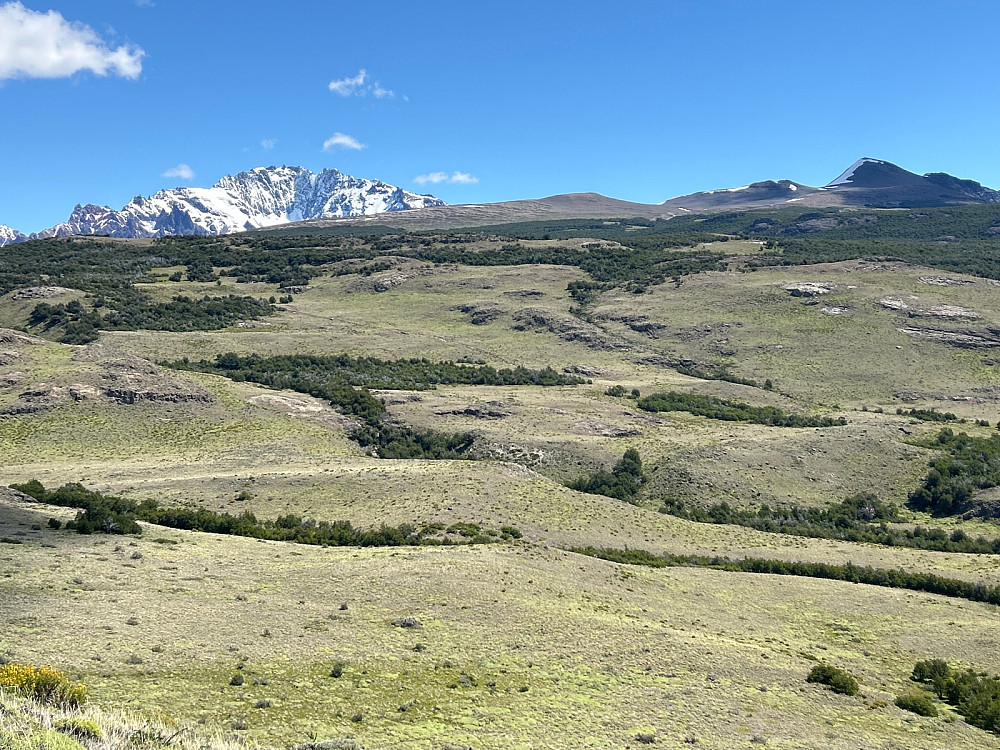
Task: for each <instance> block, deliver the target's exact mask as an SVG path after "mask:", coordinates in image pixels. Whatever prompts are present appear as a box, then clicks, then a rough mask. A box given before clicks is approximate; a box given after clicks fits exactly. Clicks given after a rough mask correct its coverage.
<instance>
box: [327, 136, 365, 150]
mask: <svg viewBox="0 0 1000 750" xmlns="http://www.w3.org/2000/svg"><path fill="white" fill-rule="evenodd" d="M364 147H365V144H363V143H361V141H359V140H358V139H357V138H355V137H354V136H352V135H347V133H334V134H333V135H331V136H330V137H329V138H327V139H326V140H325V141H323V150H324V151H333V149H335V148H349V149H351V150H353V151H360V150H361V149H363V148H364Z"/></svg>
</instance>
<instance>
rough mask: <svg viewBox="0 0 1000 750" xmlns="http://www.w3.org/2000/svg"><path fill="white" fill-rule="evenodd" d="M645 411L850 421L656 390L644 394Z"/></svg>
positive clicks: (778, 423)
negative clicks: (648, 394) (652, 392)
mask: <svg viewBox="0 0 1000 750" xmlns="http://www.w3.org/2000/svg"><path fill="white" fill-rule="evenodd" d="M636 405H637V406H638V407H639V408H640V409H642V410H643V411H651V412H667V411H686V412H688V413H690V414H694V415H696V416H700V417H708V418H709V419H721V420H725V421H727V422H752V423H753V424H765V425H772V426H774V427H838V426H842V425H845V424H847V420H846V419H844V418H843V417H838V418H837V419H834V418H832V417H810V416H806V415H803V414H790V413H788V412H785V411H782V410H781V409H779V408H777V407H775V406H750V405H749V404H744V403H741V402H739V401H729V400H727V399H723V398H715V397H714V396H702V395H699V394H696V393H678V392H677V391H668V392H666V393H654V394H652V395H651V396H645V397H643V398H640V399H639V401H638V402H637V404H636Z"/></svg>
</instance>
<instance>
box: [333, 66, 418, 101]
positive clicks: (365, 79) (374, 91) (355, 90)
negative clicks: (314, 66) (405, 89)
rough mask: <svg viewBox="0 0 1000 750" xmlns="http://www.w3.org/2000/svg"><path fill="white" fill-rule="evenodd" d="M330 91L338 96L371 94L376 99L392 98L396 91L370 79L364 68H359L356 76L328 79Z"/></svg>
mask: <svg viewBox="0 0 1000 750" xmlns="http://www.w3.org/2000/svg"><path fill="white" fill-rule="evenodd" d="M330 91H332V92H333V93H335V94H340V96H368V94H371V95H372V96H374V97H375V98H376V99H392V98H394V97H395V96H396V92H395V91H393V90H392V89H387V88H386V87H385V86H383V85H382V84H381V83H379V82H378V81H372V80H371V76H369V75H368V71H367V70H365V69H364V68H362V69H361V70H359V71H358V74H357V75H356V76H348V77H347V78H336V79H334V80H332V81H330ZM403 98H404V99H405V98H406V97H403Z"/></svg>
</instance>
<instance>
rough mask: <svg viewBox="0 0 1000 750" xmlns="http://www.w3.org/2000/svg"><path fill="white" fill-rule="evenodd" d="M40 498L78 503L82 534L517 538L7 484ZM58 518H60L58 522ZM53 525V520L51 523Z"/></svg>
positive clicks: (75, 487) (418, 541)
mask: <svg viewBox="0 0 1000 750" xmlns="http://www.w3.org/2000/svg"><path fill="white" fill-rule="evenodd" d="M11 488H12V489H15V490H19V491H20V492H23V493H25V494H26V495H30V496H31V497H33V498H35V499H36V500H38V501H39V502H42V503H47V504H49V505H57V506H60V507H65V508H80V509H82V510H81V511H80V513H78V514H77V517H76V519H75V520H74V521H71V522H69V523H68V524H66V528H68V529H71V530H74V531H77V532H79V533H81V534H93V533H106V534H141V533H142V528H141V527H140V526H139V524H138V523H137V522H138V521H146V522H148V523H154V524H157V525H159V526H167V527H170V528H174V529H183V530H185V531H203V532H208V533H212V534H227V535H229V536H243V537H250V538H253V539H268V540H271V541H281V542H295V543H297V544H318V545H325V546H330V547H398V546H416V545H428V544H484V543H488V542H496V541H510V540H512V539H519V538H521V532H520V531H518V529H516V528H515V527H513V526H504V527H502V528H501V529H500V531H492V530H486V531H483V529H482V528H481V527H480V526H479V525H478V524H474V523H462V524H454V525H452V526H451V527H448V528H445V526H444V524H440V523H436V524H424V525H422V526H420V527H417V526H415V525H413V524H400V525H399V526H387V525H385V524H383V525H382V526H380V527H379V528H377V529H356V528H354V527H353V526H352V525H351V523H350V522H349V521H333V522H330V521H314V520H311V519H306V518H302V517H301V516H296V515H294V514H288V515H284V516H279V517H278V518H276V519H274V520H262V519H258V518H257V517H256V516H255V515H254V514H253V513H250V512H244V513H241V514H239V515H235V516H234V515H231V514H229V513H216V512H215V511H211V510H206V509H204V508H183V507H170V508H166V507H163V506H161V505H159V503H157V502H156V501H155V500H143V501H142V502H135V501H133V500H128V499H126V498H122V497H115V496H112V495H105V494H103V493H100V492H95V491H94V490H88V489H86V488H85V487H84V486H83V485H81V484H79V483H73V484H64V485H63V486H62V487H59V488H57V489H54V490H47V489H45V487H44V486H43V485H42V483H41V482H39V481H38V480H31V481H30V482H27V483H25V484H14V485H11ZM57 523H58V522H57ZM53 527H54V528H55V527H56V526H55V525H53Z"/></svg>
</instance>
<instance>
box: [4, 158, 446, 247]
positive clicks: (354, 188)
mask: <svg viewBox="0 0 1000 750" xmlns="http://www.w3.org/2000/svg"><path fill="white" fill-rule="evenodd" d="M443 205H444V201H442V200H439V199H437V198H434V197H432V196H429V195H417V194H416V193H411V192H409V191H406V190H403V189H402V188H398V187H395V186H394V185H389V184H388V183H385V182H382V181H380V180H366V179H360V178H357V177H351V176H350V175H346V174H342V173H341V172H338V171H337V170H336V169H324V170H323V171H322V172H320V173H319V174H314V173H313V172H310V171H309V170H308V169H305V168H303V167H258V168H256V169H252V170H250V171H249V172H240V173H239V174H236V175H227V176H225V177H223V178H222V179H221V180H219V181H218V182H217V183H216V184H215V185H213V186H212V187H210V188H174V189H172V190H161V191H159V192H158V193H156V194H155V195H153V196H150V197H148V198H146V197H143V196H141V195H138V196H136V197H135V198H133V199H132V200H131V201H129V203H128V204H127V205H126V206H124V207H123V208H122V209H121V210H120V211H115V210H113V209H111V208H108V207H107V206H95V205H93V204H87V205H83V206H81V205H78V206H77V207H76V208H74V209H73V213H72V214H71V215H70V217H69V219H68V220H66V221H65V222H63V223H61V224H57V225H56V226H54V227H50V228H49V229H44V230H42V231H41V232H36V233H35V234H31V235H27V236H26V235H24V234H22V233H21V232H18V231H16V230H14V229H11V228H10V227H6V226H2V225H0V246H3V245H7V244H10V243H12V242H23V241H25V240H29V239H42V238H45V237H63V236H68V235H80V234H83V235H87V234H102V235H109V236H111V237H163V236H166V235H173V234H199V235H216V234H228V233H230V232H242V231H245V230H248V229H260V228H261V227H268V226H274V225H278V224H287V223H288V222H291V221H304V220H308V219H318V218H334V217H347V216H355V217H356V216H370V215H373V214H379V213H384V212H387V211H405V210H407V209H411V208H425V207H429V206H443Z"/></svg>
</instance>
